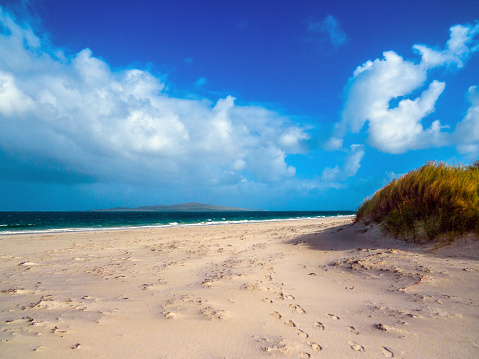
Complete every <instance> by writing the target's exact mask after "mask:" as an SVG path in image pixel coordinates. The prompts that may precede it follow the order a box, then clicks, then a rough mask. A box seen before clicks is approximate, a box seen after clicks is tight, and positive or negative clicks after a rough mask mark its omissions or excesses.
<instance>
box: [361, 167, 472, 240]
mask: <svg viewBox="0 0 479 359" xmlns="http://www.w3.org/2000/svg"><path fill="white" fill-rule="evenodd" d="M359 221H365V222H370V221H372V222H376V223H380V224H381V227H382V228H383V229H385V230H386V231H388V232H390V233H392V234H393V235H395V236H396V237H402V238H405V239H412V240H414V241H415V242H430V241H437V240H439V239H444V238H445V239H448V240H452V239H453V238H455V237H457V236H461V235H464V234H466V233H469V232H475V233H476V234H479V161H476V162H475V163H473V164H471V165H469V166H449V165H447V164H444V163H436V162H430V163H426V164H425V165H424V166H422V167H421V168H419V169H416V170H413V171H411V172H409V173H407V174H406V175H404V176H403V177H401V178H399V179H397V180H393V181H392V182H390V183H389V184H388V185H386V186H385V187H383V188H382V189H380V190H379V191H378V192H376V193H375V194H374V195H373V196H372V197H371V198H369V199H367V200H365V201H364V203H363V204H362V205H361V207H360V208H359V209H358V212H357V214H356V222H359Z"/></svg>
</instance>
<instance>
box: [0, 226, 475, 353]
mask: <svg viewBox="0 0 479 359" xmlns="http://www.w3.org/2000/svg"><path fill="white" fill-rule="evenodd" d="M351 222H352V220H351V218H349V219H346V218H323V219H316V220H303V221H301V220H298V221H281V222H263V223H246V224H242V225H220V226H196V227H170V228H161V229H130V230H122V231H98V232H74V233H53V234H38V235H33V236H32V235H19V236H5V237H3V238H2V240H0V253H1V254H0V357H8V358H12V359H16V358H22V359H23V358H25V359H29V358H35V359H37V358H41V359H43V358H52V359H57V358H58V359H59V358H82V359H84V358H106V359H108V358H112V359H113V358H115V359H118V358H120V359H122V358H125V359H126V358H133V357H142V358H146V359H149V358H151V359H153V358H156V359H157V358H162V359H164V358H170V359H175V358H186V357H195V358H205V359H206V358H208V359H209V358H229V359H233V358H237V359H239V358H247V357H250V358H265V359H266V358H333V359H334V358H345V357H347V358H364V357H368V358H385V357H398V358H431V359H432V358H449V357H461V358H475V357H478V356H479V334H478V333H477V330H476V329H477V324H478V317H479V290H478V289H479V288H478V287H479V255H473V254H474V253H476V254H477V253H479V251H478V250H477V249H478V243H479V242H477V241H459V242H458V243H456V244H454V245H452V246H450V247H447V248H441V249H437V250H435V251H434V252H433V251H430V250H429V249H427V248H423V247H419V246H415V245H412V244H410V243H405V242H401V241H398V240H394V239H391V238H388V237H385V236H384V235H383V234H382V233H381V232H380V231H379V229H378V228H377V227H373V226H364V225H351Z"/></svg>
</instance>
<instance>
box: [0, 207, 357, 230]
mask: <svg viewBox="0 0 479 359" xmlns="http://www.w3.org/2000/svg"><path fill="white" fill-rule="evenodd" d="M354 214H355V212H354V211H241V212H234V211H233V212H230V211H228V212H133V211H132V212H122V211H112V212H104V211H82V212H0V236H2V235H15V234H35V233H56V232H83V231H101V230H121V229H133V228H167V227H187V226H211V225H223V224H236V223H248V222H271V221H285V220H298V219H315V218H324V217H345V216H352V215H354Z"/></svg>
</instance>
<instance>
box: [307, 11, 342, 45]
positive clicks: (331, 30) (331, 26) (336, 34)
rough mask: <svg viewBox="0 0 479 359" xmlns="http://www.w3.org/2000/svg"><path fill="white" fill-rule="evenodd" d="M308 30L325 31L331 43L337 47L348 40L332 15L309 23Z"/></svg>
mask: <svg viewBox="0 0 479 359" xmlns="http://www.w3.org/2000/svg"><path fill="white" fill-rule="evenodd" d="M309 31H313V32H317V33H326V34H328V36H329V40H330V41H331V44H332V45H333V46H334V47H335V48H338V47H340V46H341V45H342V44H344V43H345V42H346V41H347V40H348V36H347V35H346V33H345V32H344V30H343V29H342V28H341V26H340V24H339V23H338V21H337V20H336V18H335V17H334V16H333V15H328V16H326V18H325V19H324V20H323V21H319V22H311V23H309Z"/></svg>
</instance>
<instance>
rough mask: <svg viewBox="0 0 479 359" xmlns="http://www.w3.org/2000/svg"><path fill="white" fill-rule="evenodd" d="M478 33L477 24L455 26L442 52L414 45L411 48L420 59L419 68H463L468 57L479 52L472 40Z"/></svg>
mask: <svg viewBox="0 0 479 359" xmlns="http://www.w3.org/2000/svg"><path fill="white" fill-rule="evenodd" d="M478 33H479V24H475V25H467V26H464V25H455V26H452V27H451V28H450V38H449V40H448V41H447V43H446V47H445V48H444V49H443V50H435V49H432V48H430V47H428V46H425V45H420V44H417V45H414V46H413V48H414V50H416V51H417V52H418V53H419V54H420V55H421V57H422V60H421V66H423V67H425V68H434V67H438V66H444V65H455V66H457V67H459V68H460V67H463V66H464V63H465V61H467V60H468V59H469V56H470V55H471V54H472V53H474V52H476V51H478V50H479V44H478V42H477V41H475V40H474V38H475V36H476V35H477V34H478Z"/></svg>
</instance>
